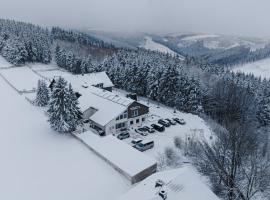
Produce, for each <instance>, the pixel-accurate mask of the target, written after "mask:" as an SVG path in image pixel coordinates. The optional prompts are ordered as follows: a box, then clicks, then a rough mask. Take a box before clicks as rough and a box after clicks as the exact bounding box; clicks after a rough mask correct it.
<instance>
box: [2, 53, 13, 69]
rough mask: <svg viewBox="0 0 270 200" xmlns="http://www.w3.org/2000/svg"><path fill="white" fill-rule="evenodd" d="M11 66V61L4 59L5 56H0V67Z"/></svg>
mask: <svg viewBox="0 0 270 200" xmlns="http://www.w3.org/2000/svg"><path fill="white" fill-rule="evenodd" d="M11 66H12V64H11V63H9V62H8V61H6V59H5V58H3V57H2V56H0V69H3V68H9V67H11Z"/></svg>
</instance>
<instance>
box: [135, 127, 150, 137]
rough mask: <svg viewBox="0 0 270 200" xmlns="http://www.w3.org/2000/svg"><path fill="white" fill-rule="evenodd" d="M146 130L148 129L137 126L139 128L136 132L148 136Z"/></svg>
mask: <svg viewBox="0 0 270 200" xmlns="http://www.w3.org/2000/svg"><path fill="white" fill-rule="evenodd" d="M146 131H147V130H145V129H144V128H137V129H135V132H136V133H139V134H140V135H142V136H147V135H148V133H147V132H146Z"/></svg>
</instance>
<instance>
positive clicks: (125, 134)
mask: <svg viewBox="0 0 270 200" xmlns="http://www.w3.org/2000/svg"><path fill="white" fill-rule="evenodd" d="M129 137H130V135H129V133H128V132H122V133H120V134H119V135H117V138H118V139H119V140H124V139H127V138H129Z"/></svg>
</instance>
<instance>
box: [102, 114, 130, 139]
mask: <svg viewBox="0 0 270 200" xmlns="http://www.w3.org/2000/svg"><path fill="white" fill-rule="evenodd" d="M123 114H124V112H123V113H121V115H123ZM117 117H118V116H117ZM117 117H116V118H117ZM116 118H115V119H113V120H112V121H110V122H109V123H108V124H107V125H106V129H105V132H106V135H109V134H116V133H119V132H120V129H116V124H118V123H125V124H126V126H125V127H123V128H128V118H123V119H119V120H116Z"/></svg>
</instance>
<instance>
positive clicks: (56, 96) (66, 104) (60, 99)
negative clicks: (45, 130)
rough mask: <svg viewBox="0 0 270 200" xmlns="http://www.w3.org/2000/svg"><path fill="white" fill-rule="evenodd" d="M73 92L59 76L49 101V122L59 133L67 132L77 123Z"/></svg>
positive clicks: (75, 102) (72, 129)
mask: <svg viewBox="0 0 270 200" xmlns="http://www.w3.org/2000/svg"><path fill="white" fill-rule="evenodd" d="M76 105H77V101H75V97H74V93H73V92H72V93H70V90H69V88H67V82H66V81H65V80H64V79H63V78H62V77H60V78H59V79H58V80H57V81H56V83H55V85H54V88H53V91H52V95H51V100H50V103H49V109H48V114H49V122H50V125H51V127H52V128H53V129H54V130H56V131H57V132H60V133H69V132H71V131H74V130H75V129H76V126H77V124H78V110H77V108H78V107H76Z"/></svg>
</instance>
